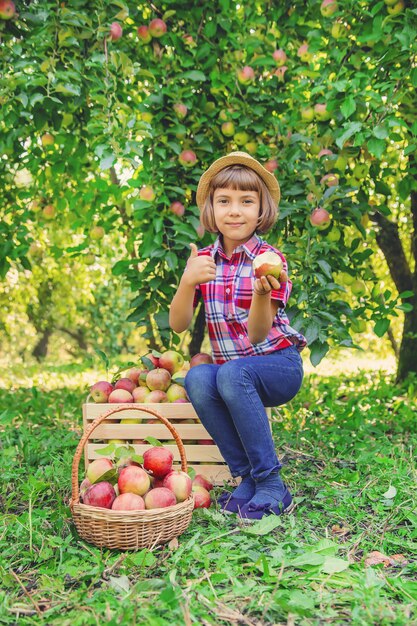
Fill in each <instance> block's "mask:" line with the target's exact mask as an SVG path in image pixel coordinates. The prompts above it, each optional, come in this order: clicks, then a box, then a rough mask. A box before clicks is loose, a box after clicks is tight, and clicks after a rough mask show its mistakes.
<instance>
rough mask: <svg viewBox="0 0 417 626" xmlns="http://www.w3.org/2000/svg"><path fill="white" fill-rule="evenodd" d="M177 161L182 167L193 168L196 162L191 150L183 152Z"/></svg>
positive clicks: (195, 156)
mask: <svg viewBox="0 0 417 626" xmlns="http://www.w3.org/2000/svg"><path fill="white" fill-rule="evenodd" d="M178 160H179V162H180V163H181V165H183V166H184V167H193V166H194V165H195V164H196V162H197V155H196V153H195V152H193V151H192V150H183V151H182V152H181V154H180V155H179V157H178Z"/></svg>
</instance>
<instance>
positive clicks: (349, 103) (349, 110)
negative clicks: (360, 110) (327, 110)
mask: <svg viewBox="0 0 417 626" xmlns="http://www.w3.org/2000/svg"><path fill="white" fill-rule="evenodd" d="M340 110H341V111H342V115H343V117H344V118H346V119H347V118H348V117H350V116H351V115H352V114H353V113H354V112H355V111H356V102H355V99H354V97H353V96H349V97H348V98H346V100H345V101H344V102H343V103H342V105H341V107H340Z"/></svg>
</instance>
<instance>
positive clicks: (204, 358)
mask: <svg viewBox="0 0 417 626" xmlns="http://www.w3.org/2000/svg"><path fill="white" fill-rule="evenodd" d="M204 363H209V364H210V363H213V358H212V356H211V355H210V354H207V353H206V352H199V353H198V354H195V355H194V356H192V357H191V360H190V369H191V368H192V367H196V365H203V364H204Z"/></svg>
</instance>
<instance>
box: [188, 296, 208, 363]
mask: <svg viewBox="0 0 417 626" xmlns="http://www.w3.org/2000/svg"><path fill="white" fill-rule="evenodd" d="M205 331H206V315H205V313H204V303H203V302H201V303H200V308H199V309H198V313H197V317H196V320H195V323H194V327H193V332H192V333H191V341H190V344H189V346H188V352H189V354H190V356H193V355H194V354H198V352H201V344H202V343H203V339H204V334H205Z"/></svg>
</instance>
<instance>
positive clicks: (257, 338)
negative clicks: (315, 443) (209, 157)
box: [169, 152, 307, 520]
mask: <svg viewBox="0 0 417 626" xmlns="http://www.w3.org/2000/svg"><path fill="white" fill-rule="evenodd" d="M279 199H280V189H279V185H278V182H277V180H276V178H275V176H274V175H273V174H271V173H270V172H268V171H267V170H266V169H265V168H264V167H263V166H262V165H261V164H260V163H259V162H258V161H256V159H254V158H253V157H251V156H250V155H249V154H246V153H245V152H232V153H230V154H229V155H227V156H224V157H221V158H220V159H217V161H215V162H214V163H212V165H211V166H210V167H209V168H208V170H207V171H206V172H204V174H203V175H202V176H201V178H200V181H199V184H198V188H197V205H198V207H199V209H200V211H201V222H202V224H203V226H204V227H205V229H206V230H208V231H209V232H213V233H218V237H217V239H216V240H215V242H214V243H213V244H212V245H210V246H207V247H205V248H202V249H201V250H197V247H196V245H195V244H190V247H191V255H190V257H189V259H188V262H187V267H186V270H185V271H184V274H183V276H182V278H181V281H180V284H179V287H178V290H177V292H176V294H175V296H174V298H173V301H172V304H171V307H170V314H169V323H170V326H171V328H172V329H173V330H174V331H175V332H177V333H181V332H182V331H184V330H186V329H187V328H188V327H189V325H190V323H191V321H192V317H193V312H194V308H195V307H196V305H197V302H198V300H199V298H200V297H202V298H203V301H204V306H205V314H206V322H207V328H208V333H209V338H210V343H211V347H212V353H213V360H214V363H213V364H204V365H199V366H197V367H193V368H192V369H191V370H190V371H189V372H188V373H187V376H186V378H185V388H186V390H187V394H188V396H189V398H190V400H191V403H192V404H193V406H194V408H195V410H196V412H197V415H198V416H199V418H200V420H201V422H202V423H203V425H204V426H205V428H206V429H207V431H208V432H209V433H210V435H211V437H212V438H213V440H214V441H215V442H216V444H217V446H218V447H219V449H220V451H221V453H222V455H223V458H224V459H225V461H226V463H227V464H228V466H229V468H230V472H231V474H232V476H234V477H237V476H241V478H242V480H241V482H240V484H239V485H238V487H237V489H235V490H234V491H233V493H232V494H231V495H230V494H229V493H225V494H223V496H221V498H220V502H221V504H222V510H223V511H224V512H228V513H237V514H238V516H239V517H240V518H242V519H244V520H254V519H261V518H262V517H263V516H264V515H268V514H270V513H275V514H276V515H280V514H281V513H282V512H284V511H288V510H290V508H292V497H291V494H290V493H289V491H288V489H287V488H286V486H285V484H284V483H283V482H282V479H281V477H280V474H279V470H280V468H281V467H282V465H281V464H280V462H279V460H278V458H277V455H276V452H275V447H274V443H273V439H272V435H271V429H270V425H269V422H268V417H267V414H266V411H265V406H267V407H273V406H278V405H281V404H285V403H286V402H288V401H289V400H291V399H292V398H294V396H295V395H296V394H297V392H298V391H299V389H300V387H301V383H302V380H303V375H304V372H303V362H302V359H301V356H300V351H301V350H302V349H303V348H304V347H305V346H306V345H307V342H306V339H305V337H303V335H301V334H300V333H298V332H297V331H296V330H295V329H293V328H291V326H290V325H289V320H288V318H287V316H286V314H285V305H286V303H287V300H288V298H289V295H290V293H291V288H292V283H291V281H290V280H289V279H288V276H287V262H286V260H285V258H284V256H283V255H282V253H281V252H279V251H278V250H276V249H275V248H273V247H272V246H271V245H269V244H268V243H266V242H265V241H264V240H263V239H261V237H260V236H259V235H258V233H264V232H266V231H268V230H269V229H270V228H271V227H272V226H273V224H274V222H275V221H276V219H277V213H278V210H277V206H278V203H279ZM267 250H272V251H274V252H276V253H277V254H279V256H280V257H281V259H282V261H283V268H284V269H283V271H282V272H281V275H280V280H279V281H278V280H277V279H276V278H274V277H273V276H267V277H261V278H258V279H255V277H254V272H253V268H252V262H253V260H254V259H255V257H256V256H258V255H259V254H262V253H263V252H265V251H267Z"/></svg>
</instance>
